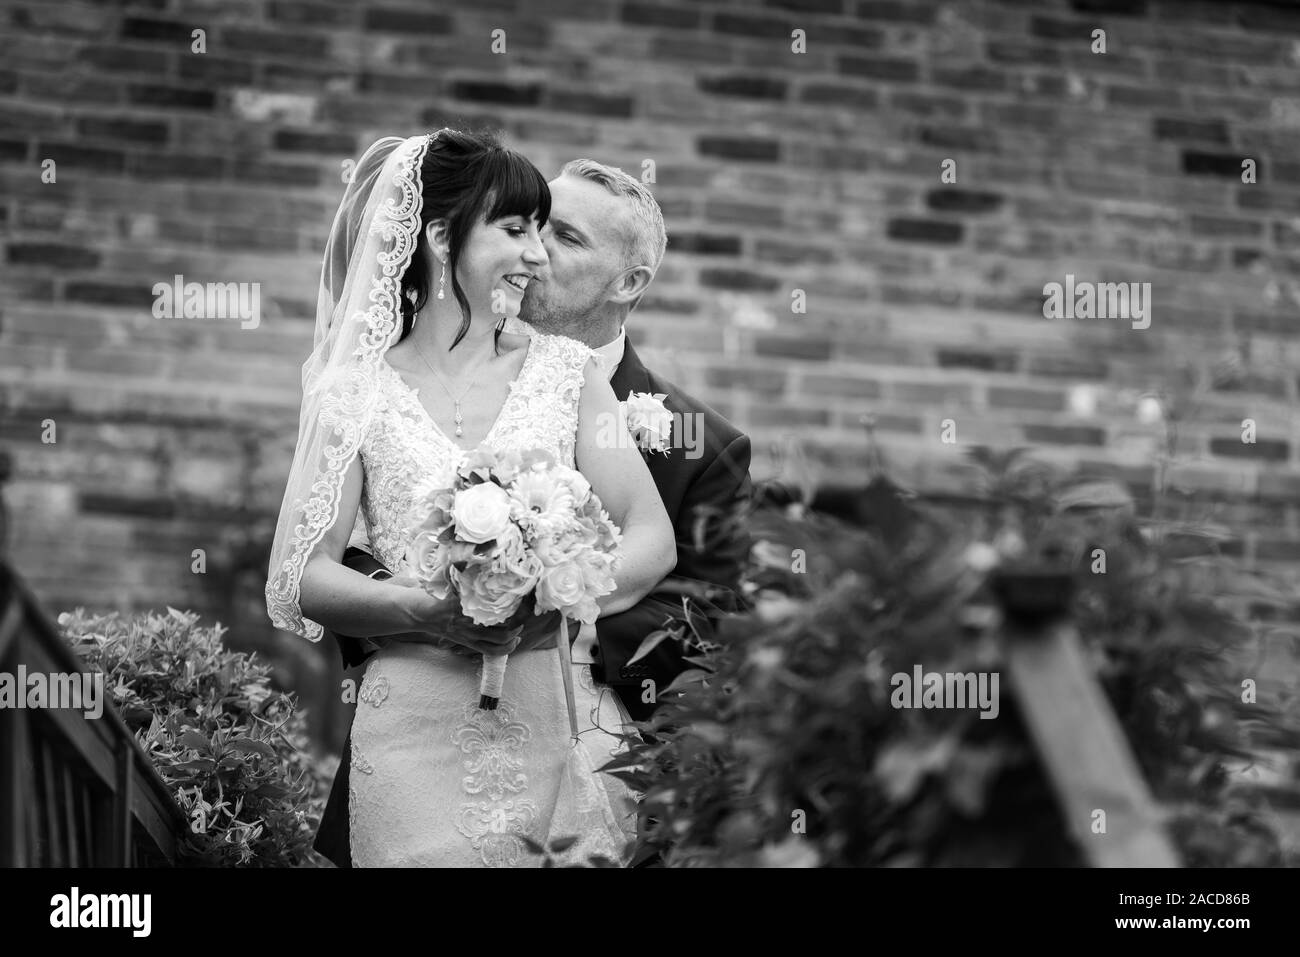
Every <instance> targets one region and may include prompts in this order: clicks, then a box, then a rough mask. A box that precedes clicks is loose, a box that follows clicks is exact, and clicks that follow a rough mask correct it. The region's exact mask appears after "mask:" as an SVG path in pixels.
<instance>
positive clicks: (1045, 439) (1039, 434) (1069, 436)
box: [1022, 423, 1106, 445]
mask: <svg viewBox="0 0 1300 957" xmlns="http://www.w3.org/2000/svg"><path fill="white" fill-rule="evenodd" d="M1022 431H1023V433H1024V436H1025V441H1027V442H1041V443H1042V444H1043V445H1104V444H1105V442H1106V432H1105V430H1103V429H1098V428H1093V427H1091V426H1086V425H1035V424H1032V423H1031V424H1027V425H1025V426H1023V427H1022Z"/></svg>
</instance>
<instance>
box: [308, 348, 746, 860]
mask: <svg viewBox="0 0 1300 957" xmlns="http://www.w3.org/2000/svg"><path fill="white" fill-rule="evenodd" d="M610 386H611V387H612V388H613V390H614V394H615V396H616V397H617V398H618V399H619V400H620V401H623V400H626V399H627V397H628V393H629V392H649V393H652V394H659V393H663V394H666V395H667V398H666V399H664V405H665V406H666V407H667V408H668V410H669V411H670V412H673V413H678V414H679V415H681V416H693V417H694V418H693V419H692V431H690V432H687V431H686V429H681V428H678V427H677V423H678V422H680V421H681V420H680V419H675V420H674V429H673V436H672V440H671V445H672V448H671V451H670V452H669V453H668V454H667V455H662V454H657V453H656V454H647V455H646V463H647V465H648V466H649V468H650V475H651V476H652V477H653V478H654V482H655V486H656V487H657V488H658V490H659V495H660V497H661V498H662V499H663V503H664V508H665V510H666V511H667V512H668V517H669V519H670V520H671V521H672V523H673V527H674V529H675V531H676V536H677V567H676V568H675V569H674V570H673V574H672V576H671V578H670V580H669V582H668V583H666V585H668V587H667V588H665V589H663V590H660V591H656V592H653V593H651V594H650V595H647V596H646V597H645V598H643V599H642V600H641V601H640V602H639V603H638V604H636V605H635V606H633V607H632V608H629V609H628V610H627V611H625V612H622V613H620V614H617V615H611V616H610V617H608V618H602V619H600V621H599V622H597V625H596V639H597V646H598V647H597V649H596V651H595V657H596V659H597V660H596V663H595V664H593V665H592V666H591V673H592V677H593V678H595V679H596V680H597V681H600V682H604V683H606V684H608V685H609V686H610V687H611V688H612V689H613V690H614V692H615V693H616V694H617V695H618V696H619V698H620V700H621V701H622V702H623V704H624V706H625V707H626V708H627V710H628V713H629V714H630V715H631V716H632V718H633V720H636V721H644V720H647V719H648V718H649V717H650V715H651V714H652V713H653V712H654V709H655V704H654V703H653V701H651V702H646V701H643V698H647V697H652V696H651V695H648V694H645V693H644V691H643V689H644V688H645V687H646V686H645V685H644V684H643V682H645V681H646V680H647V679H649V680H651V681H653V682H654V688H655V689H657V690H662V689H663V688H665V687H666V686H667V685H668V684H669V683H670V682H671V681H672V679H673V678H674V677H676V676H677V675H678V674H679V673H680V672H681V671H683V670H684V669H685V667H686V665H685V663H684V662H683V661H682V654H681V651H680V649H679V648H678V646H677V644H676V643H675V642H673V641H665V642H662V643H661V644H659V645H658V646H657V647H656V648H655V649H654V650H653V651H652V652H651V653H650V654H649V655H647V656H646V657H645V658H643V659H642V660H640V661H638V662H636V663H635V664H632V665H629V664H628V663H627V661H628V659H629V658H631V657H632V656H633V655H634V654H635V653H636V650H637V648H638V647H640V645H641V642H642V641H643V640H644V639H645V637H646V636H647V635H649V634H650V633H651V632H653V631H655V630H657V629H659V628H661V627H663V625H664V624H665V623H667V622H669V621H672V620H674V619H681V618H682V617H683V607H682V598H681V593H680V591H679V590H673V589H672V582H673V580H676V581H678V582H681V581H682V580H683V579H684V580H687V581H688V582H689V581H694V582H703V583H707V584H710V585H716V586H721V587H722V588H723V589H726V590H730V591H731V592H732V593H733V595H734V594H735V593H736V591H737V589H738V586H739V580H740V572H741V566H742V563H743V562H744V560H745V557H746V555H747V554H748V552H749V541H748V540H747V539H746V538H745V537H744V536H743V535H739V534H735V533H734V532H733V533H731V534H727V535H725V536H722V537H719V536H718V535H717V534H715V533H714V532H715V530H716V529H715V528H712V527H710V528H709V529H708V531H707V532H706V538H705V543H706V547H705V548H702V549H701V548H696V536H695V525H696V519H697V515H699V514H701V513H700V512H699V511H698V510H699V509H700V508H701V507H706V508H713V509H717V510H720V511H721V512H723V513H725V512H727V511H729V510H730V509H731V508H732V507H734V506H736V505H738V504H740V503H743V502H744V501H746V500H747V499H748V498H749V495H750V492H751V484H750V478H749V458H750V445H749V437H748V436H746V435H745V434H743V433H742V432H740V431H739V430H738V429H737V428H736V427H735V426H733V425H732V424H731V423H730V422H728V421H727V420H726V419H724V418H723V417H722V416H721V415H719V414H718V413H717V412H715V411H714V410H713V409H711V408H709V407H708V406H707V405H705V404H704V403H703V402H701V401H700V400H699V399H696V398H695V397H693V396H691V395H689V394H688V393H686V392H683V391H682V390H681V389H679V388H677V387H676V386H675V385H673V384H672V383H671V382H668V381H667V380H665V379H661V378H659V377H658V376H656V375H655V374H654V373H652V372H650V370H648V369H647V368H646V367H645V366H644V365H642V363H641V360H640V359H639V358H638V357H637V354H636V350H635V349H633V348H632V343H631V342H628V343H627V345H626V346H625V348H624V351H623V360H622V361H621V362H620V363H619V366H618V369H617V370H616V371H615V373H614V377H613V378H612V379H611V380H610ZM679 432H680V433H681V434H679ZM684 440H689V441H691V442H692V443H694V444H697V449H696V450H690V449H686V448H683V447H682V443H683V441H684ZM688 456H695V457H693V458H692V457H688ZM345 563H346V564H347V565H348V566H349V567H351V568H355V569H356V570H358V571H361V572H363V573H364V574H372V573H375V574H379V575H380V576H381V577H382V575H383V573H384V568H383V566H382V565H381V564H380V563H379V562H378V561H376V560H375V559H374V558H372V557H371V556H370V555H367V554H366V553H365V552H362V551H360V550H359V549H348V554H347V556H346V558H345ZM688 602H689V599H688ZM716 604H719V605H721V606H723V607H725V606H726V604H727V602H726V601H725V600H722V601H719V602H717V603H716ZM689 614H690V615H691V617H692V620H693V621H694V622H695V623H696V627H697V628H699V629H701V630H711V629H712V628H713V627H714V625H715V624H716V617H717V615H716V614H715V613H713V612H711V611H706V610H701V609H700V608H698V607H696V606H695V605H694V603H690V610H689ZM335 638H336V639H337V641H338V643H339V651H340V652H341V654H342V656H343V664H344V667H347V668H352V667H355V666H357V665H359V664H361V663H362V662H364V661H365V660H366V658H367V657H368V656H369V653H368V652H367V651H366V650H365V649H364V648H363V647H362V645H361V642H360V641H359V640H358V639H356V638H351V637H348V636H345V635H335ZM351 744H352V741H351V738H349V739H348V742H347V744H346V745H345V746H344V750H343V757H342V760H341V761H340V762H339V770H338V774H337V775H336V776H335V778H334V785H333V788H332V789H331V791H330V796H329V801H328V803H327V804H326V807H325V813H324V815H323V816H322V817H321V823H320V827H319V829H318V830H317V832H316V842H315V845H314V846H315V848H316V850H317V851H319V852H320V853H321V854H323V855H325V856H326V857H328V858H329V859H330V860H332V861H333V862H334V863H335V864H337V865H338V866H339V867H351V866H352V859H351V852H350V847H349V834H348V808H347V799H348V776H349V772H350V770H351V768H350V765H351Z"/></svg>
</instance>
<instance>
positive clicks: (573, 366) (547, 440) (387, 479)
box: [360, 335, 593, 574]
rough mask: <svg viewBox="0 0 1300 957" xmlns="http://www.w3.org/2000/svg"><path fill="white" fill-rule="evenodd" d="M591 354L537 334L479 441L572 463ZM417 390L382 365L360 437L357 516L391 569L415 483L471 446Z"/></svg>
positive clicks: (396, 567)
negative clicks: (439, 419) (453, 434)
mask: <svg viewBox="0 0 1300 957" xmlns="http://www.w3.org/2000/svg"><path fill="white" fill-rule="evenodd" d="M592 354H593V353H592V351H591V350H590V349H588V348H587V347H586V346H585V345H583V344H582V343H580V342H575V341H574V340H572V339H566V338H564V337H563V336H547V335H534V336H533V338H532V341H531V342H530V344H529V345H528V354H527V355H526V356H525V357H524V363H523V366H522V367H521V368H520V370H519V375H518V376H517V377H516V378H515V380H514V382H512V383H511V384H510V392H509V394H508V395H507V396H506V400H505V404H504V405H502V407H501V412H500V414H499V415H498V416H497V419H496V421H495V422H494V423H493V424H492V428H491V429H490V430H489V431H488V434H487V436H486V438H485V439H484V440H483V441H484V444H487V445H490V446H492V447H493V448H496V449H514V450H516V451H521V452H522V451H526V450H528V449H538V448H541V449H546V450H547V451H549V452H550V453H551V454H552V455H554V456H556V458H557V459H558V460H559V461H560V462H562V463H563V464H565V465H568V466H570V467H573V465H574V460H573V450H574V442H575V440H576V438H577V427H578V398H579V396H580V395H581V393H582V381H583V368H584V367H585V366H586V363H587V360H588V359H589V358H591V356H592ZM417 392H418V390H415V389H412V388H411V387H410V386H408V385H407V384H406V382H405V381H404V380H403V379H402V377H401V376H400V375H399V374H398V372H397V370H396V369H394V368H393V367H392V366H391V365H389V364H388V363H387V362H380V364H379V399H378V405H377V408H376V412H375V415H374V418H373V419H372V420H371V423H370V427H369V429H368V430H367V432H366V435H365V436H364V437H363V438H362V441H361V451H360V455H361V462H362V471H363V474H364V482H363V485H362V491H361V514H362V517H363V519H364V521H365V526H366V532H367V535H368V537H369V539H370V545H371V549H372V551H373V553H374V555H375V557H376V558H378V559H379V560H380V561H381V562H383V563H384V564H385V565H386V566H387V567H388V568H389V569H390V570H392V571H393V573H394V574H396V573H397V572H398V571H400V570H402V569H404V568H405V567H406V547H407V545H408V543H409V541H410V535H409V534H408V527H409V518H408V515H409V513H410V510H411V506H412V505H413V504H414V500H415V490H416V488H417V487H418V486H419V485H420V484H421V482H423V481H425V480H427V479H428V478H429V477H430V476H431V475H437V474H440V473H442V472H445V471H447V470H449V469H451V468H455V467H456V466H457V465H458V464H459V463H460V461H461V460H462V459H463V458H464V456H465V453H466V452H467V451H469V450H467V449H462V448H461V447H460V446H458V445H456V444H455V443H454V442H453V441H452V440H451V439H450V438H448V437H447V436H446V435H445V434H443V432H442V430H441V429H439V428H438V426H437V425H436V424H435V423H434V421H433V419H432V418H431V417H430V416H429V413H428V412H427V411H426V410H425V408H424V406H423V405H421V404H420V399H419V397H418V395H417Z"/></svg>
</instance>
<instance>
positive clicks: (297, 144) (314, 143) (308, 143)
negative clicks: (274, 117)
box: [272, 130, 356, 156]
mask: <svg viewBox="0 0 1300 957" xmlns="http://www.w3.org/2000/svg"><path fill="white" fill-rule="evenodd" d="M272 144H273V145H274V146H275V148H276V149H277V150H283V151H284V152H286V153H317V154H324V155H330V154H333V155H340V154H341V155H344V156H349V155H351V154H352V153H353V151H354V150H355V149H356V138H355V137H353V136H352V135H351V134H348V133H318V132H312V131H308V130H280V131H279V132H277V133H276V134H275V138H274V140H273V141H272Z"/></svg>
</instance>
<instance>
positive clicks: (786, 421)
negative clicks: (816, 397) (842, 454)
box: [750, 403, 831, 428]
mask: <svg viewBox="0 0 1300 957" xmlns="http://www.w3.org/2000/svg"><path fill="white" fill-rule="evenodd" d="M750 417H751V419H752V420H753V422H754V425H755V426H756V427H759V428H762V427H764V426H828V425H830V424H831V414H830V412H829V411H828V410H826V409H801V408H796V407H794V406H790V405H760V404H757V403H756V404H754V405H753V406H751V407H750Z"/></svg>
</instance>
